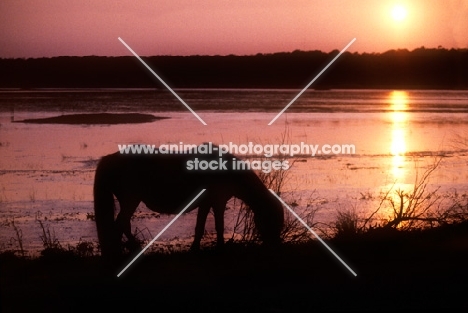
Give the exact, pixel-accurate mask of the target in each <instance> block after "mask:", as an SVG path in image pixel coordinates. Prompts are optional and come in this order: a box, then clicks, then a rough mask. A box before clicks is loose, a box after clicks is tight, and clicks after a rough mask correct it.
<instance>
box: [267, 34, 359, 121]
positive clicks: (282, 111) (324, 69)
mask: <svg viewBox="0 0 468 313" xmlns="http://www.w3.org/2000/svg"><path fill="white" fill-rule="evenodd" d="M354 41H356V38H353V40H351V41H350V43H348V44H347V45H346V47H344V48H343V50H341V51H340V53H338V55H337V56H336V57H334V58H333V60H331V61H330V63H328V64H327V66H325V67H324V68H323V70H322V71H321V72H320V73H318V74H317V76H315V78H314V79H312V80H311V82H310V83H309V84H307V86H305V87H304V89H302V90H301V92H299V93H298V94H297V96H296V97H295V98H294V99H292V100H291V102H289V103H288V105H287V106H285V107H284V109H283V110H281V112H279V113H278V115H276V116H275V118H274V119H272V120H271V122H270V123H268V126H270V125H271V124H273V123H274V122H275V121H276V120H277V119H278V117H280V116H281V114H283V113H284V111H286V110H287V109H288V108H289V107H290V106H291V104H293V103H294V102H295V101H296V100H297V98H299V97H300V96H301V95H302V94H303V93H304V91H306V90H307V88H309V87H310V85H312V84H313V82H314V81H316V80H317V78H319V77H320V75H322V74H323V72H325V71H326V70H327V68H329V67H330V65H332V64H333V62H335V61H336V59H338V58H339V57H340V55H342V54H343V52H345V51H346V50H347V49H348V48H349V46H351V45H352V44H353V42H354Z"/></svg>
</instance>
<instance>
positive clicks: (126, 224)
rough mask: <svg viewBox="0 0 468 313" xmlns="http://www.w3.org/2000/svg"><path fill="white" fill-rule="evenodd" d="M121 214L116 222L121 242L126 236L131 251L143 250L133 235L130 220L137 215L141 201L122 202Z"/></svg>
mask: <svg viewBox="0 0 468 313" xmlns="http://www.w3.org/2000/svg"><path fill="white" fill-rule="evenodd" d="M119 203H120V212H119V214H118V215H117V218H116V220H115V225H116V229H117V232H118V237H119V240H122V235H123V234H125V237H127V240H128V247H129V249H130V250H131V251H134V250H138V249H141V247H140V246H139V244H138V242H137V241H136V238H135V236H133V234H132V227H131V224H130V219H131V217H132V215H133V214H134V213H135V210H136V208H137V207H138V204H139V203H140V201H136V200H134V201H120V202H119Z"/></svg>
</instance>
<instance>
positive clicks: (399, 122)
mask: <svg viewBox="0 0 468 313" xmlns="http://www.w3.org/2000/svg"><path fill="white" fill-rule="evenodd" d="M389 101H390V114H391V116H390V120H391V122H392V142H391V146H390V153H391V154H392V156H393V160H392V174H393V177H394V178H395V179H397V180H399V181H402V179H403V178H404V176H405V170H404V164H405V161H406V157H405V155H406V152H407V146H406V136H407V133H408V112H406V110H407V109H408V93H407V92H405V91H392V92H391V93H390V95H389Z"/></svg>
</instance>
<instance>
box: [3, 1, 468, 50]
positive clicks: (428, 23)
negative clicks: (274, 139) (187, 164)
mask: <svg viewBox="0 0 468 313" xmlns="http://www.w3.org/2000/svg"><path fill="white" fill-rule="evenodd" d="M396 4H401V5H403V6H404V7H406V9H407V12H408V14H407V18H406V19H405V20H403V21H402V22H396V21H394V20H393V19H392V18H391V9H392V7H393V6H394V5H396ZM467 34H468V1H466V0H449V1H447V0H378V1H377V0H353V1H351V0H348V1H338V0H316V1H313V0H296V1H286V0H255V1H252V0H199V1H194V0H169V1H154V0H153V1H150V0H146V1H118V0H102V1H99V0H98V1H92V0H87V1H86V0H81V1H63V0H48V1H36V0H25V1H21V0H2V1H1V2H0V57H3V58H5V57H7V58H11V57H25V58H27V57H44V56H45V57H52V56H60V55H77V56H83V55H107V56H118V55H129V52H128V50H127V49H126V48H125V47H124V46H123V45H122V44H121V43H120V42H119V41H118V39H117V37H122V39H124V40H125V41H126V42H127V43H128V44H129V45H130V46H131V47H132V48H133V49H134V50H135V51H136V52H137V53H138V54H140V55H143V56H145V55H193V54H207V55H215V54H220V55H226V54H239V55H245V54H256V53H271V52H284V51H293V50H296V49H300V50H322V51H327V52H328V51H331V50H333V49H340V50H341V49H342V48H343V47H344V46H345V45H346V44H347V43H348V42H350V41H351V39H352V38H357V40H356V42H355V43H354V44H353V45H352V46H351V48H350V49H349V50H350V51H352V52H354V51H357V52H384V51H387V50H389V49H398V48H408V49H410V50H411V49H414V48H417V47H421V46H425V47H429V48H432V47H438V46H439V45H440V46H443V47H444V48H468V35H467Z"/></svg>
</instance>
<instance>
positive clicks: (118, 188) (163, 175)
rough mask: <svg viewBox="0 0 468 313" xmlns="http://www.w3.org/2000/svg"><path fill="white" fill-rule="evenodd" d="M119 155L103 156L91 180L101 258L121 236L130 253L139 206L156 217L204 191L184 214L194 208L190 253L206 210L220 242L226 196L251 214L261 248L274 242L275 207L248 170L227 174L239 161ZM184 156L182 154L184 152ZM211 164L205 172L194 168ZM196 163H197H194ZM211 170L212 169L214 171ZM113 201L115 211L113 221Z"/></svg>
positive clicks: (116, 248)
mask: <svg viewBox="0 0 468 313" xmlns="http://www.w3.org/2000/svg"><path fill="white" fill-rule="evenodd" d="M198 151H199V150H197V152H196V153H182V152H179V153H178V154H163V153H161V152H159V153H158V152H155V153H154V154H121V153H119V152H117V153H114V154H110V155H107V156H104V157H103V158H102V159H101V160H100V162H99V164H98V166H97V169H96V174H95V179H94V213H95V220H96V226H97V232H98V238H99V243H100V245H101V252H102V255H103V256H108V257H112V256H118V255H120V253H121V245H122V242H121V240H122V235H123V234H125V236H126V237H127V239H128V243H129V244H130V245H132V246H133V247H134V248H135V249H136V248H137V247H138V244H137V242H136V240H135V238H134V236H133V235H132V232H131V227H130V218H131V217H132V215H133V214H134V212H135V210H136V208H137V206H138V205H139V203H140V202H143V203H145V205H146V206H147V207H148V208H149V209H151V210H153V211H155V212H159V213H163V214H177V213H179V212H180V211H181V210H182V209H183V208H184V207H185V206H186V205H187V204H188V203H189V202H190V201H191V200H192V199H193V198H194V197H195V196H196V195H197V194H198V193H199V192H200V191H201V190H202V189H206V191H205V192H204V193H203V194H202V195H201V196H200V197H199V198H198V199H197V200H196V201H195V202H194V203H193V204H192V205H191V206H190V207H189V208H188V209H187V212H188V211H191V210H193V209H195V208H198V215H197V222H196V226H195V238H194V241H193V244H192V249H198V248H199V246H200V240H201V238H202V236H203V233H204V229H205V222H206V218H207V215H208V213H209V211H210V208H212V209H213V212H214V217H215V228H216V232H217V245H222V244H223V243H224V238H223V234H224V210H225V207H226V202H227V201H228V200H229V199H231V198H232V197H236V198H238V199H241V200H242V201H243V202H244V203H246V204H247V205H248V206H249V208H250V209H251V210H252V212H253V213H254V222H255V226H256V229H257V230H258V233H259V235H260V239H261V240H262V241H263V242H264V243H265V244H276V243H279V242H280V232H281V230H282V227H283V221H284V217H283V207H282V205H281V202H279V201H278V199H276V197H275V196H274V195H272V194H271V192H270V191H269V190H268V189H267V188H266V187H265V185H264V184H263V183H262V182H261V180H260V179H259V178H258V176H257V175H256V174H255V173H254V172H253V171H252V170H250V169H248V170H236V169H233V166H232V163H233V161H234V160H235V161H236V162H238V161H239V160H238V159H237V158H236V157H235V156H234V155H232V154H229V153H225V154H224V155H223V156H222V157H220V156H219V155H218V153H217V152H216V153H214V152H211V153H199V152H198ZM186 152H187V151H186ZM197 160H198V162H199V163H198V165H202V166H203V165H208V164H211V169H210V168H207V169H205V170H201V169H198V170H197V169H195V164H196V162H197ZM200 162H201V163H200ZM215 167H216V169H215ZM114 196H115V197H116V198H117V200H118V201H119V204H120V211H119V213H118V215H117V218H116V219H114V210H115V207H114Z"/></svg>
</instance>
